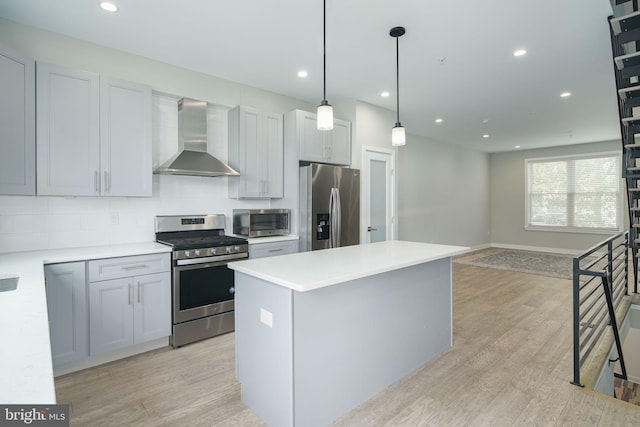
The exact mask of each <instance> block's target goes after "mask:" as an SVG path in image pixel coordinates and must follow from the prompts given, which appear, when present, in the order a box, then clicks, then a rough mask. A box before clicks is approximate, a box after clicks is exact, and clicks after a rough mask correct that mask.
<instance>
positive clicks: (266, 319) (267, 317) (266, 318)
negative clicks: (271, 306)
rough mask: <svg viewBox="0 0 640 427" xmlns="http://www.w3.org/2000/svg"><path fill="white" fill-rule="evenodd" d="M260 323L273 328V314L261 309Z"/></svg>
mask: <svg viewBox="0 0 640 427" xmlns="http://www.w3.org/2000/svg"><path fill="white" fill-rule="evenodd" d="M260 321H261V322H262V323H264V324H265V325H267V326H268V327H270V328H273V313H271V312H270V311H267V310H265V309H264V308H261V309H260Z"/></svg>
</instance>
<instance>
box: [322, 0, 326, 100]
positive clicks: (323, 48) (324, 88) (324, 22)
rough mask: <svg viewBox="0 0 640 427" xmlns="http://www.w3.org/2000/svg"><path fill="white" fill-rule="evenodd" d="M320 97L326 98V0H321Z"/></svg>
mask: <svg viewBox="0 0 640 427" xmlns="http://www.w3.org/2000/svg"><path fill="white" fill-rule="evenodd" d="M322 99H323V100H325V101H326V100H327V0H323V1H322Z"/></svg>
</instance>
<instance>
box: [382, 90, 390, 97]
mask: <svg viewBox="0 0 640 427" xmlns="http://www.w3.org/2000/svg"><path fill="white" fill-rule="evenodd" d="M389 95H391V94H390V93H389V92H387V91H386V90H385V91H384V92H382V93H381V94H380V96H381V97H383V98H388V97H389Z"/></svg>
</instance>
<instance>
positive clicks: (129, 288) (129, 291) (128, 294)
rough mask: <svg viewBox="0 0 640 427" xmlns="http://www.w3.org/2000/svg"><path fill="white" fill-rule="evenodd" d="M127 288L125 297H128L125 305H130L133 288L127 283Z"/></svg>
mask: <svg viewBox="0 0 640 427" xmlns="http://www.w3.org/2000/svg"><path fill="white" fill-rule="evenodd" d="M127 287H128V288H127V296H128V297H129V302H128V303H127V304H128V305H131V291H132V290H133V286H131V283H128V284H127Z"/></svg>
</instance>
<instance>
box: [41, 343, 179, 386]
mask: <svg viewBox="0 0 640 427" xmlns="http://www.w3.org/2000/svg"><path fill="white" fill-rule="evenodd" d="M167 346H169V337H165V338H159V339H156V340H153V341H148V342H145V343H142V344H136V345H134V346H131V347H127V348H123V349H120V350H115V351H110V352H106V353H100V354H95V355H93V356H89V357H87V358H84V359H82V360H76V361H75V362H69V363H66V364H64V365H61V366H54V367H53V376H54V377H59V376H61V375H66V374H70V373H72V372H77V371H81V370H83V369H87V368H93V367H94V366H98V365H103V364H105V363H109V362H113V361H115V360H119V359H124V358H125V357H129V356H134V355H136V354H140V353H146V352H147V351H151V350H156V349H158V348H162V347H167Z"/></svg>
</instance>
